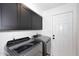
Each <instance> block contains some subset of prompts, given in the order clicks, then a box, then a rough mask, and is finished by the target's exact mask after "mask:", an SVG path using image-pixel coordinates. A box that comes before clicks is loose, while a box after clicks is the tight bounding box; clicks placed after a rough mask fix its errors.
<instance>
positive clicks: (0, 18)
mask: <svg viewBox="0 0 79 59" xmlns="http://www.w3.org/2000/svg"><path fill="white" fill-rule="evenodd" d="M1 16H2V15H1V4H0V30H1V20H2V18H1Z"/></svg>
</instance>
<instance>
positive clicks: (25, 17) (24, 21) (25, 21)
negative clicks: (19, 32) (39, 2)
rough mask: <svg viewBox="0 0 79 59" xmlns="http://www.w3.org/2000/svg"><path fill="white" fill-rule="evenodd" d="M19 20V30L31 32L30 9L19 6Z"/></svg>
mask: <svg viewBox="0 0 79 59" xmlns="http://www.w3.org/2000/svg"><path fill="white" fill-rule="evenodd" d="M20 15H21V18H20V28H21V29H25V30H26V29H27V30H31V27H32V26H31V24H32V23H31V21H32V17H31V11H30V9H28V8H27V7H25V6H24V5H21V14H20Z"/></svg>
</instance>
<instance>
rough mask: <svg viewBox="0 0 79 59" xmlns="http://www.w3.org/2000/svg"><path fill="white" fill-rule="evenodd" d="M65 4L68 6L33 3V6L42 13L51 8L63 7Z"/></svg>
mask: <svg viewBox="0 0 79 59" xmlns="http://www.w3.org/2000/svg"><path fill="white" fill-rule="evenodd" d="M63 4H66V3H33V5H34V6H35V7H36V8H38V9H39V10H41V11H42V12H43V11H46V10H49V9H51V8H55V7H58V6H61V5H63Z"/></svg>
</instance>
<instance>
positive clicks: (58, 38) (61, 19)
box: [52, 12, 74, 56]
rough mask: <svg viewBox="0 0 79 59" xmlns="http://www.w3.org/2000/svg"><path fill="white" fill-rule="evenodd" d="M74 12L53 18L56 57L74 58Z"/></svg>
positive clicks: (54, 52) (53, 51)
mask: <svg viewBox="0 0 79 59" xmlns="http://www.w3.org/2000/svg"><path fill="white" fill-rule="evenodd" d="M72 16H73V14H72V12H67V13H61V14H57V15H54V16H53V35H54V38H55V39H53V40H52V43H53V48H52V49H53V50H52V53H53V55H54V56H72V55H74V51H73V48H74V47H73V38H72V33H73V31H72Z"/></svg>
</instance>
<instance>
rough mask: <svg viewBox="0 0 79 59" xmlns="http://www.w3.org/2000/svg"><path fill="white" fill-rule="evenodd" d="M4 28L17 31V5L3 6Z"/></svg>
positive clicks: (7, 4)
mask: <svg viewBox="0 0 79 59" xmlns="http://www.w3.org/2000/svg"><path fill="white" fill-rule="evenodd" d="M2 28H3V30H9V29H12V30H13V29H17V4H16V3H3V4H2Z"/></svg>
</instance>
